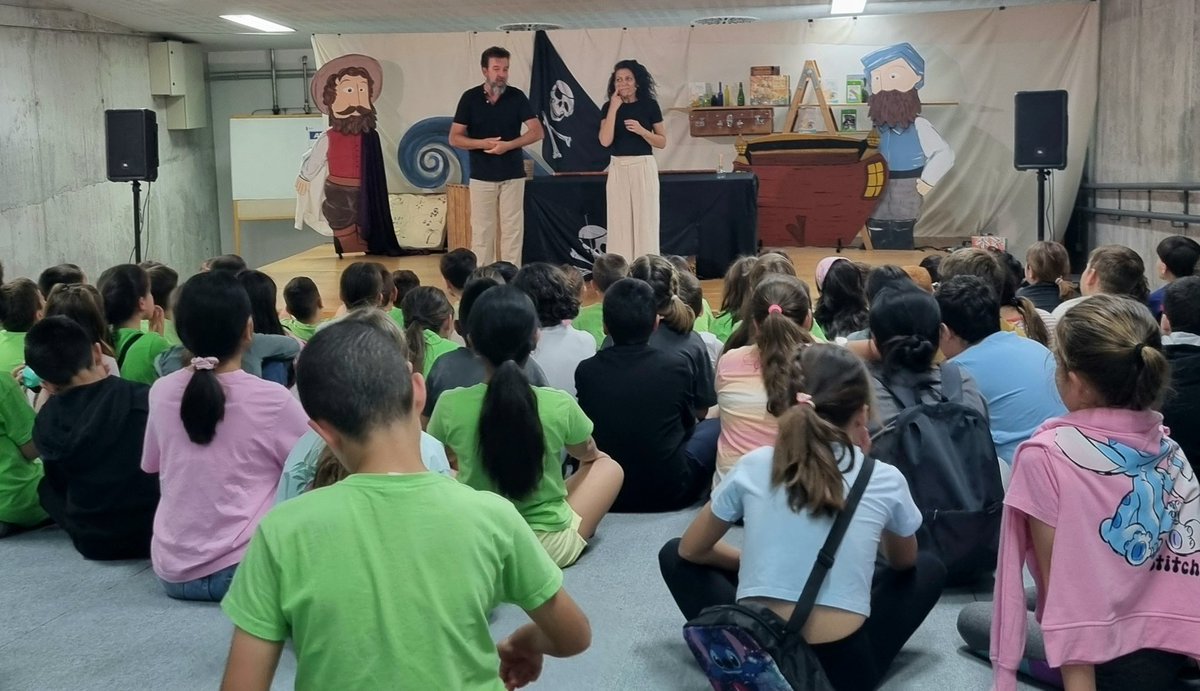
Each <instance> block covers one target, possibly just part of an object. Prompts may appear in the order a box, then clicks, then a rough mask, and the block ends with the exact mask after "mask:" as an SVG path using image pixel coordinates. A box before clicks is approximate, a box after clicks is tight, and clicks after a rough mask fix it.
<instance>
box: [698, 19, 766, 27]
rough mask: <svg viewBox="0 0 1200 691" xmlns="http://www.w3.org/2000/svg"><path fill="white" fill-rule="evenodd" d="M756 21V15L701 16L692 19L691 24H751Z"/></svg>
mask: <svg viewBox="0 0 1200 691" xmlns="http://www.w3.org/2000/svg"><path fill="white" fill-rule="evenodd" d="M757 21H758V17H701V18H699V19H696V20H693V21H692V23H693V24H700V25H706V24H707V25H713V24H753V23H754V22H757Z"/></svg>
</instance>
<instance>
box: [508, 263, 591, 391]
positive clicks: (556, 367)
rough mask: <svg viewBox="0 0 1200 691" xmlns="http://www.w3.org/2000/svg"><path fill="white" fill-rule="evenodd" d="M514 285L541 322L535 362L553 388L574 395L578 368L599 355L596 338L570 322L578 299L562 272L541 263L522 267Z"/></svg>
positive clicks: (576, 310)
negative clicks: (580, 364) (520, 291)
mask: <svg viewBox="0 0 1200 691" xmlns="http://www.w3.org/2000/svg"><path fill="white" fill-rule="evenodd" d="M513 285H514V286H516V287H518V288H520V289H521V290H523V291H525V294H526V295H528V296H529V298H530V299H531V300H533V304H534V307H535V308H536V309H537V313H538V321H539V322H540V323H541V327H540V328H539V329H538V339H537V347H536V348H535V349H534V351H533V360H534V362H536V363H537V364H538V366H539V367H541V368H542V371H543V372H545V373H546V381H547V382H549V385H550V386H552V387H554V388H556V389H559V390H560V391H566V392H567V393H569V394H571V395H572V396H574V395H575V368H576V367H578V366H579V363H581V362H583V361H584V360H586V359H588V358H590V357H591V356H593V355H595V354H596V342H595V339H593V338H592V337H591V336H590V335H589V334H587V333H586V332H584V331H580V330H579V329H576V328H575V327H574V326H571V324H570V323H569V322H570V320H571V319H574V318H575V317H576V315H578V314H579V298H577V297H576V296H575V294H574V293H572V292H571V289H570V286H569V285H568V284H567V277H566V276H565V275H563V272H562V270H561V269H559V268H558V267H557V266H553V265H551V264H544V263H541V262H534V263H532V264H526V265H525V266H523V267H521V271H520V272H519V273H518V274H517V277H516V278H515V279H513Z"/></svg>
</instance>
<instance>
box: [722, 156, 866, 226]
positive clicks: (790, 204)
mask: <svg viewBox="0 0 1200 691" xmlns="http://www.w3.org/2000/svg"><path fill="white" fill-rule="evenodd" d="M737 150H738V154H739V155H738V158H737V159H736V160H735V161H734V169H735V170H746V171H750V172H752V173H754V174H755V175H756V176H758V236H759V240H760V241H761V242H762V244H763V246H765V247H795V246H799V247H845V246H848V245H850V243H851V242H852V241H853V240H854V238H855V237H856V236H857V235H858V234H859V231H861V230H862V228H863V226H864V225H865V224H866V222H867V219H868V218H869V217H870V216H871V212H872V211H874V210H875V207H876V205H878V203H879V196H880V195H881V194H882V193H883V187H884V184H885V183H886V182H887V164H886V163H885V161H884V159H883V156H881V155H880V153H879V150H878V149H876V148H875V147H873V146H871V143H869V142H868V141H867V134H866V133H862V134H859V135H854V134H846V135H839V134H772V135H767V136H765V137H757V138H755V139H753V140H749V141H745V140H739V141H738V143H737Z"/></svg>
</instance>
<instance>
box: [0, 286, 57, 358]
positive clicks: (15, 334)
mask: <svg viewBox="0 0 1200 691" xmlns="http://www.w3.org/2000/svg"><path fill="white" fill-rule="evenodd" d="M0 305H2V306H3V309H0V314H2V315H3V317H2V318H0V325H3V326H4V330H2V331H0V377H8V378H10V379H11V378H12V374H13V370H15V369H17V368H18V367H20V366H21V365H22V364H24V363H25V333H26V332H27V331H29V329H30V328H32V327H33V325H34V324H35V323H37V320H39V319H41V318H42V313H43V312H44V311H45V308H46V303H45V302H44V301H43V300H42V294H41V293H40V292H39V291H38V287H37V284H36V283H34V282H33V281H31V280H29V279H28V278H18V279H16V280H14V281H10V282H8V283H5V284H4V285H3V286H0Z"/></svg>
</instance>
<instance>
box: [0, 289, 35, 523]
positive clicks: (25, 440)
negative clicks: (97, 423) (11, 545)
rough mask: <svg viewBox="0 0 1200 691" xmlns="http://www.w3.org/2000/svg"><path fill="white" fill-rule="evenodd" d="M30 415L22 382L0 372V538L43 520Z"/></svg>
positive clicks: (30, 408) (32, 414) (30, 411)
mask: <svg viewBox="0 0 1200 691" xmlns="http://www.w3.org/2000/svg"><path fill="white" fill-rule="evenodd" d="M8 285H9V284H5V286H6V287H7V286H8ZM33 289H34V290H35V291H36V290H37V286H36V285H35V286H34V287H33ZM22 359H24V354H23V353H22ZM33 418H34V413H33V408H32V407H30V405H29V401H28V399H26V398H25V392H24V391H23V390H22V389H21V385H20V384H18V383H17V380H16V379H13V378H12V376H10V375H9V374H8V373H6V372H0V537H7V536H8V535H12V534H13V533H16V532H18V531H20V530H22V529H24V528H32V527H34V526H36V525H38V524H40V523H43V522H45V520H46V512H45V511H44V510H43V509H42V506H41V503H40V502H39V501H38V483H40V482H41V480H42V463H41V461H39V460H37V457H38V450H37V447H36V446H35V445H34V442H33Z"/></svg>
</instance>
